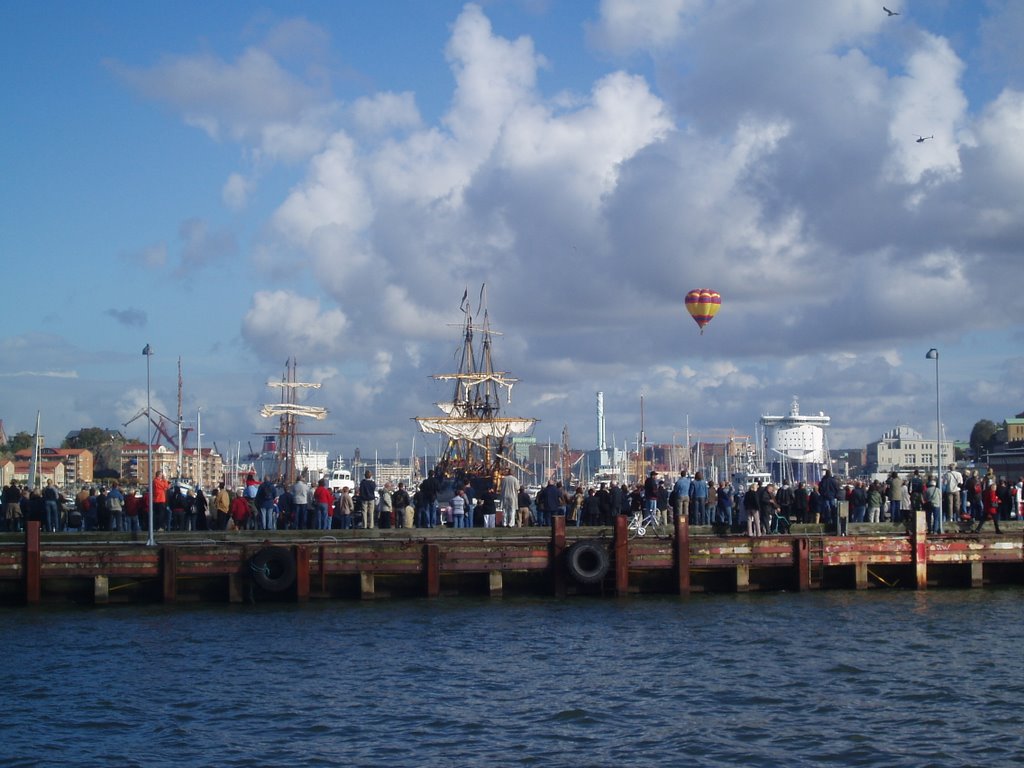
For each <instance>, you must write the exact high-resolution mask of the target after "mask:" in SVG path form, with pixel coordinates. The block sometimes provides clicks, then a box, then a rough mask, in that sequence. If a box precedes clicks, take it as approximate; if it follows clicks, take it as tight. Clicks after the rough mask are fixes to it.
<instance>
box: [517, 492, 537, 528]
mask: <svg viewBox="0 0 1024 768" xmlns="http://www.w3.org/2000/svg"><path fill="white" fill-rule="evenodd" d="M516 505H517V506H518V507H519V510H518V512H519V514H518V515H517V516H516V523H517V525H518V526H519V527H520V528H522V527H523V526H528V525H530V524H531V523H532V522H533V521H532V520H531V519H530V494H529V492H528V491H527V490H526V488H524V487H523V486H519V493H517V494H516Z"/></svg>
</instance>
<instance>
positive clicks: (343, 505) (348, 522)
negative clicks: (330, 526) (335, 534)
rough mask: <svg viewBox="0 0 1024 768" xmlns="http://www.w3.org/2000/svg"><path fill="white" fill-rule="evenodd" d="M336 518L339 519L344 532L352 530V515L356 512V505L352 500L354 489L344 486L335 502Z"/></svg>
mask: <svg viewBox="0 0 1024 768" xmlns="http://www.w3.org/2000/svg"><path fill="white" fill-rule="evenodd" d="M334 509H335V517H337V518H338V525H339V526H340V527H341V529H342V530H343V531H347V530H349V529H351V528H352V514H353V513H354V512H355V504H354V503H353V499H352V489H351V488H349V487H348V486H347V485H345V486H342V489H341V493H340V494H339V495H338V500H337V501H336V502H335V506H334Z"/></svg>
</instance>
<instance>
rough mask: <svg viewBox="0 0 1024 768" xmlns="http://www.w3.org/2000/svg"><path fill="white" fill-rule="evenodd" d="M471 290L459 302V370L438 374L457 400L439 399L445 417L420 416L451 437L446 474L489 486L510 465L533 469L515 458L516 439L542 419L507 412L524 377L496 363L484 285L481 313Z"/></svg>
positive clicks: (442, 458)
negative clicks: (470, 298) (470, 296)
mask: <svg viewBox="0 0 1024 768" xmlns="http://www.w3.org/2000/svg"><path fill="white" fill-rule="evenodd" d="M468 294H469V291H468V289H467V291H466V292H465V293H463V295H462V303H461V304H460V306H459V310H460V311H461V312H462V314H463V321H462V343H461V346H460V348H459V350H458V351H457V353H456V358H457V359H458V360H459V366H458V370H456V371H455V372H454V373H438V374H434V376H433V378H434V379H436V380H438V381H446V382H450V384H451V385H452V395H451V398H450V399H448V400H445V401H442V402H438V403H436V405H437V407H438V409H439V410H440V414H439V415H434V416H421V417H416V422H417V424H418V425H419V428H420V430H421V431H422V432H425V433H426V434H436V435H442V436H443V437H444V438H446V439H447V442H446V444H445V446H444V448H443V450H442V451H441V452H440V455H439V457H438V464H437V472H438V473H439V474H440V476H441V477H442V478H451V479H460V480H461V479H464V480H468V481H470V482H472V483H473V484H474V486H483V485H485V484H487V483H488V482H491V481H496V480H497V478H498V477H500V475H501V474H502V473H503V472H504V471H505V470H506V469H512V470H519V471H521V472H524V473H529V470H528V469H527V468H526V467H524V466H523V465H521V464H519V463H517V462H516V461H515V459H514V458H513V452H512V438H513V437H515V436H517V435H524V434H527V433H528V432H530V431H531V430H532V429H533V426H534V424H536V423H537V419H533V418H527V417H522V416H507V415H505V414H503V413H502V411H501V406H502V400H504V401H505V403H506V404H509V403H511V401H512V386H513V385H514V384H516V383H517V382H518V379H515V378H513V377H512V376H511V375H509V373H508V372H506V371H499V370H496V369H495V367H494V361H493V359H492V354H491V353H492V342H493V336H494V333H492V331H491V325H490V318H489V316H488V313H487V306H486V298H485V291H484V287H483V286H482V287H481V289H480V302H479V305H478V306H477V310H476V312H475V313H474V312H473V311H472V307H471V305H470V303H469V302H468V301H467V297H468Z"/></svg>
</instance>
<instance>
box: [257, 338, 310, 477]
mask: <svg viewBox="0 0 1024 768" xmlns="http://www.w3.org/2000/svg"><path fill="white" fill-rule="evenodd" d="M297 369H298V363H296V362H295V359H294V358H289V359H288V361H287V362H286V363H285V373H284V375H283V376H282V377H281V380H280V381H268V382H267V386H268V387H271V388H272V389H279V390H280V391H281V401H280V402H277V403H266V404H265V405H264V406H263V407H262V408H261V409H260V416H262V417H263V418H265V419H277V420H278V426H277V430H276V431H274V432H266V433H264V435H263V450H262V452H261V453H260V454H259V455H258V456H257V457H254V458H255V461H254V462H253V463H254V465H255V468H256V471H257V472H258V473H259V475H260V476H261V477H266V476H270V477H272V478H275V479H277V480H279V481H281V482H285V483H291V482H294V480H295V478H296V477H297V476H299V475H302V476H303V477H305V478H306V479H307V481H308V482H310V483H315V482H316V481H317V480H319V479H320V478H321V477H323V476H324V475H325V474H326V473H327V469H328V467H327V451H319V450H317V449H315V448H314V447H313V446H312V445H311V444H310V443H309V442H308V441H304V440H302V438H303V437H309V436H312V435H325V434H328V433H326V432H300V431H299V419H300V418H307V419H315V420H317V421H323V420H324V419H326V418H327V409H326V408H321V407H320V406H317V405H306V404H303V403H300V402H299V398H298V392H299V391H300V390H310V389H320V383H319V382H305V381H299V380H298V376H297Z"/></svg>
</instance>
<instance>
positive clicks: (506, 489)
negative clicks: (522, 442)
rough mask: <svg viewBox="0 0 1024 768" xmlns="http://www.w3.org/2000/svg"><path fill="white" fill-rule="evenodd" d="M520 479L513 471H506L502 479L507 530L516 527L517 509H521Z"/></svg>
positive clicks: (503, 509)
mask: <svg viewBox="0 0 1024 768" xmlns="http://www.w3.org/2000/svg"><path fill="white" fill-rule="evenodd" d="M519 485H520V483H519V478H518V477H516V476H515V475H513V474H512V470H509V469H507V470H505V474H504V475H502V478H501V509H502V512H503V513H504V515H505V519H504V521H503V525H504V526H505V527H506V528H515V527H516V509H518V507H519Z"/></svg>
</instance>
